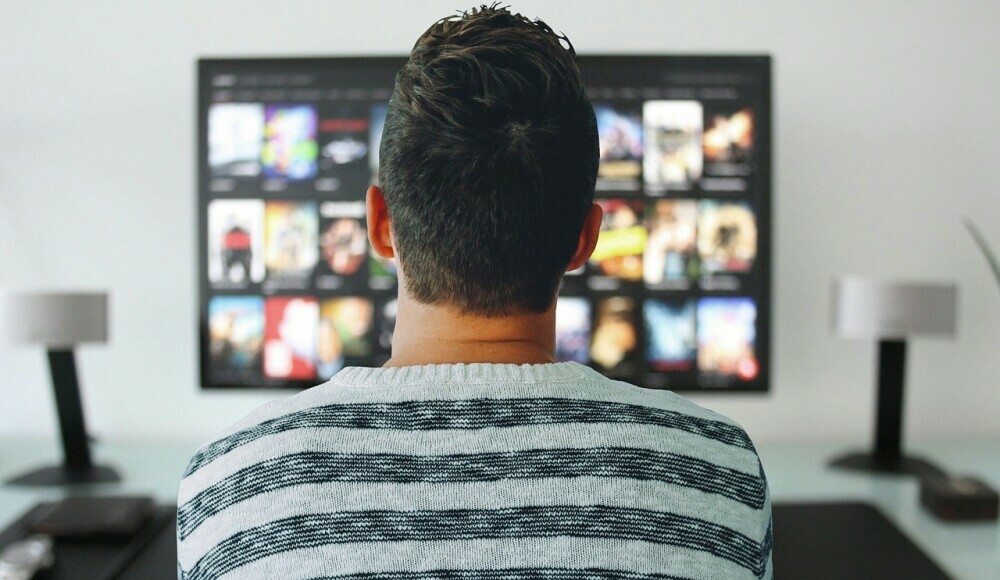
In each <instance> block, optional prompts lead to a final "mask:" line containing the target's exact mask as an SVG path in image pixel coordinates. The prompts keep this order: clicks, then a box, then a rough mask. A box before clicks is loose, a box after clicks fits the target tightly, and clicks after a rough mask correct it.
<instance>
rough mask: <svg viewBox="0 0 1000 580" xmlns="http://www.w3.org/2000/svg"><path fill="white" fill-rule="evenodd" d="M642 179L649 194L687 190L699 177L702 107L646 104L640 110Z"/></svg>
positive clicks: (687, 103)
mask: <svg viewBox="0 0 1000 580" xmlns="http://www.w3.org/2000/svg"><path fill="white" fill-rule="evenodd" d="M642 124H643V145H644V146H643V153H644V155H643V165H642V168H643V180H644V182H645V184H646V188H647V190H648V191H649V192H650V193H662V192H665V191H668V190H682V191H684V190H689V189H691V188H692V187H693V186H694V184H695V183H696V182H697V181H698V179H700V178H701V174H702V169H703V165H704V158H703V153H702V127H703V119H702V106H701V103H699V102H698V101H646V103H644V104H643V107H642Z"/></svg>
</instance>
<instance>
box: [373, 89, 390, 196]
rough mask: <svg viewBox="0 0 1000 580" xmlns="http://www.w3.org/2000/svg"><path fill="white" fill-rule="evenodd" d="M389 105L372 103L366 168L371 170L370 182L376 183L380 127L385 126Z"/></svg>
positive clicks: (380, 136)
mask: <svg viewBox="0 0 1000 580" xmlns="http://www.w3.org/2000/svg"><path fill="white" fill-rule="evenodd" d="M388 109H389V106H388V105H387V104H385V103H379V104H377V105H372V108H371V124H370V125H369V129H368V151H369V155H368V169H369V171H371V184H372V185H378V155H379V147H381V146H382V129H383V128H384V127H385V114H386V111H388Z"/></svg>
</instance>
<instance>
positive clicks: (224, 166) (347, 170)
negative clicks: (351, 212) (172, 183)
mask: <svg viewBox="0 0 1000 580" xmlns="http://www.w3.org/2000/svg"><path fill="white" fill-rule="evenodd" d="M385 112H386V105H385V104H384V103H354V104H345V103H318V104H317V103H228V102H226V103H213V104H211V105H209V109H208V119H207V124H208V160H207V161H208V174H209V176H210V178H209V182H208V190H209V191H211V192H212V193H214V194H226V193H229V192H234V191H236V192H240V191H247V190H252V191H263V192H266V193H287V194H302V193H306V194H308V193H313V194H316V193H321V194H323V196H324V197H334V198H337V197H346V198H354V199H363V197H364V192H365V188H366V187H367V186H368V185H369V184H371V183H374V182H375V180H376V177H377V175H378V149H379V144H380V142H381V138H382V127H383V125H384V124H385Z"/></svg>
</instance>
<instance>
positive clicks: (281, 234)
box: [264, 201, 319, 277]
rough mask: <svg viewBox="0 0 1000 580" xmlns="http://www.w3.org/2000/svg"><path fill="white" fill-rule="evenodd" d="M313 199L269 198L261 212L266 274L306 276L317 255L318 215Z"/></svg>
mask: <svg viewBox="0 0 1000 580" xmlns="http://www.w3.org/2000/svg"><path fill="white" fill-rule="evenodd" d="M316 209H317V208H316V203H314V202H294V201H269V202H267V205H266V207H265V214H264V240H265V260H264V261H265V263H266V264H267V271H268V274H272V275H275V276H282V277H284V276H305V275H308V274H309V273H310V272H311V270H312V268H313V267H314V266H315V265H316V261H317V259H318V258H319V231H318V230H319V216H318V214H317V211H316Z"/></svg>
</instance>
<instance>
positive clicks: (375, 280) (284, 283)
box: [207, 199, 396, 294]
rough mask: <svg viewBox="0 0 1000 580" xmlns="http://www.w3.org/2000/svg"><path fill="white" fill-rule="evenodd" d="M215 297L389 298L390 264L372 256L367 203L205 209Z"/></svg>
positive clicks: (248, 202)
mask: <svg viewBox="0 0 1000 580" xmlns="http://www.w3.org/2000/svg"><path fill="white" fill-rule="evenodd" d="M207 251H208V256H207V264H208V272H207V275H208V282H209V286H210V287H211V288H212V289H213V290H215V291H234V290H249V291H255V292H260V293H263V294H273V293H276V292H282V291H293V290H318V291H330V292H337V293H343V292H359V293H367V291H368V290H376V291H377V290H392V289H394V288H395V287H396V268H395V264H394V263H393V262H392V260H386V259H384V258H382V257H380V256H378V255H376V254H375V253H374V252H373V251H371V249H370V245H369V243H368V234H367V230H366V223H365V204H364V202H363V201H324V202H317V201H301V200H263V199H215V200H212V201H210V202H209V204H208V246H207Z"/></svg>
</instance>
